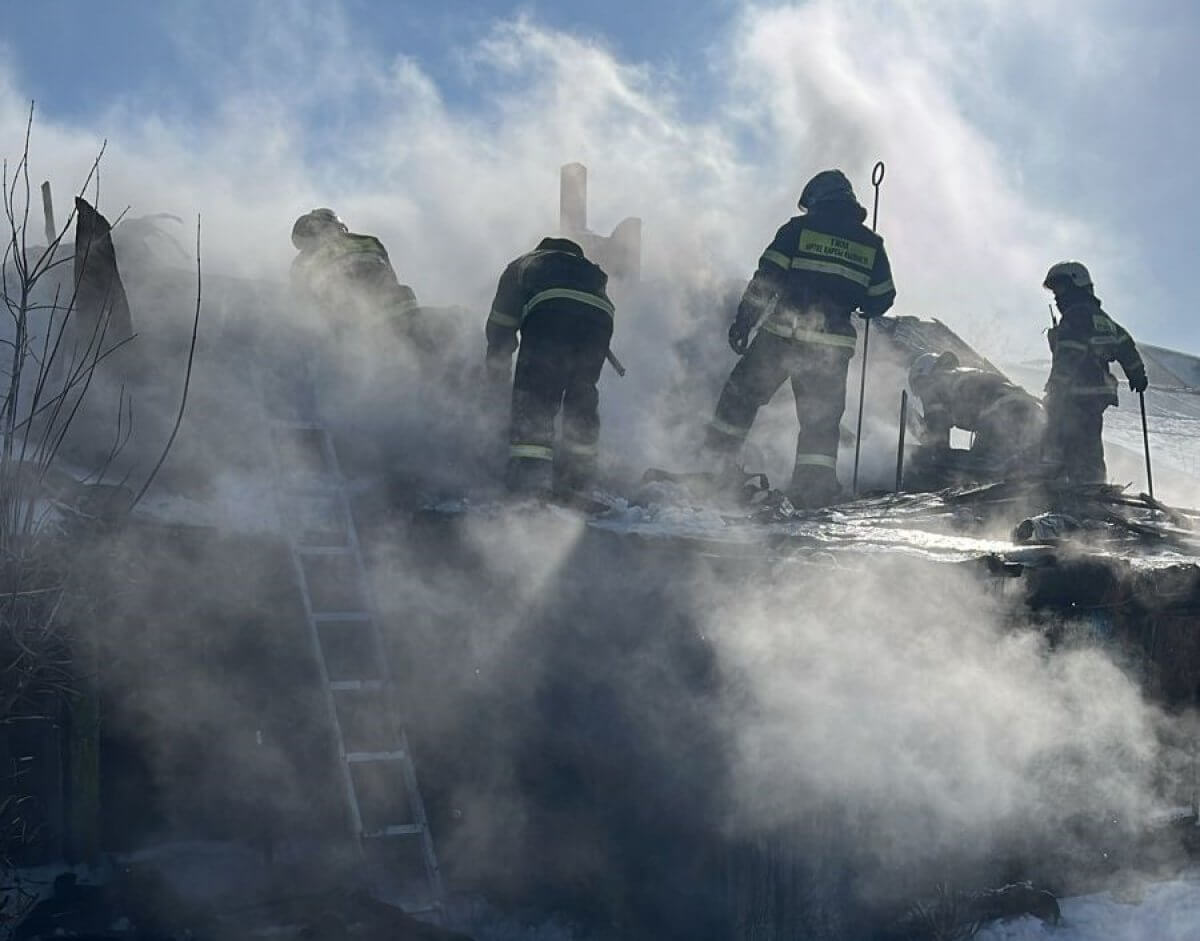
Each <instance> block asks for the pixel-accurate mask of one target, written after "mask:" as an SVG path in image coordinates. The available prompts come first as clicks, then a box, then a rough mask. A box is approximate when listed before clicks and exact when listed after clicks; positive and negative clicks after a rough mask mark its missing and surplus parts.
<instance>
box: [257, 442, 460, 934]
mask: <svg viewBox="0 0 1200 941" xmlns="http://www.w3.org/2000/svg"><path fill="white" fill-rule="evenodd" d="M288 431H290V432H304V433H308V434H310V435H315V436H316V438H317V442H318V443H319V450H320V456H321V463H322V466H323V468H324V471H323V472H322V473H321V474H320V475H319V478H320V483H319V484H314V482H313V480H312V479H311V478H312V475H309V479H308V480H305V481H304V482H303V483H298V482H296V481H294V480H293V481H292V483H290V484H289V483H288V477H287V475H286V473H285V471H284V468H283V467H282V466H281V465H282V463H283V462H282V456H281V454H280V450H281V449H280V441H279V439H278V436H279V434H280V433H282V432H288ZM270 437H271V459H272V465H273V468H274V476H275V481H276V486H275V488H274V489H275V498H276V501H275V502H276V507H277V511H278V513H279V519H280V522H281V526H282V527H283V528H284V530H285V532H286V535H287V542H288V547H289V555H290V558H291V562H292V568H293V572H294V575H295V578H296V584H297V586H298V588H299V590H300V596H301V600H302V603H303V607H304V615H305V623H306V626H307V632H308V637H309V641H310V644H311V646H312V649H313V653H314V659H315V660H316V661H317V666H318V671H319V673H320V680H321V688H322V696H323V699H324V701H325V706H326V710H327V712H328V714H329V716H330V719H331V725H332V727H333V734H334V744H335V748H336V752H337V754H336V760H337V763H338V766H339V769H340V777H341V780H342V785H343V789H344V791H345V799H346V804H347V810H348V815H349V818H350V823H351V827H352V829H353V833H354V835H355V843H356V846H357V849H358V851H359V853H360V855H365V852H366V848H365V842H366V841H368V840H372V841H373V840H378V839H386V838H398V837H413V836H416V837H418V838H419V840H420V850H421V859H422V864H423V868H424V871H425V879H426V884H427V889H428V894H429V902H430V906H429V907H428V908H422V909H419V911H432V912H435V913H437V914H438V915H439V916H442V917H444V913H443V905H444V899H445V894H444V886H443V883H442V877H441V869H440V866H439V864H438V860H437V854H436V851H435V849H434V845H433V836H432V833H431V830H430V827H429V820H428V816H427V814H426V810H425V802H424V800H423V799H422V796H421V791H420V787H419V784H418V781H417V774H416V768H415V766H414V764H413V761H412V752H411V750H410V748H409V744H408V735H407V732H406V730H405V729H404V726H403V724H402V723H401V722H400V721H399V720H398V717H397V716H396V710H395V709H394V708H393V707H394V705H395V700H394V695H393V693H394V690H395V686H394V682H393V677H392V671H391V667H390V663H389V659H388V657H387V649H386V645H385V643H384V640H383V634H382V631H381V630H380V626H379V620H378V617H377V612H378V606H377V604H376V602H375V598H374V592H373V591H372V586H371V584H370V580H369V578H368V574H367V567H366V565H365V564H364V561H363V555H362V547H361V543H360V541H359V535H358V527H357V525H356V523H355V519H354V513H353V509H352V506H351V501H350V497H349V493H348V488H347V481H346V479H345V477H344V476H343V474H342V470H341V464H340V462H339V460H338V456H337V451H336V449H335V447H334V443H333V437H332V435H331V434H330V432H329V430H328V428H327V427H326V426H325V425H324V424H322V423H321V422H316V421H270ZM305 499H307V500H310V501H312V500H317V499H322V500H326V501H330V500H331V502H332V505H333V509H334V513H335V514H336V515H337V517H338V518H339V520H340V524H341V526H340V532H339V535H341V534H344V545H338V546H322V545H308V544H305V543H304V542H302V541H301V540H302V537H303V529H302V527H289V526H288V524H287V522H286V520H287V519H288V516H287V514H286V511H285V507H284V505H283V504H284V502H285V501H286V500H291V501H292V502H293V505H295V503H296V502H298V501H302V500H305ZM336 557H341V558H344V559H346V560H347V561H348V562H349V571H350V576H349V578H351V579H353V580H354V581H356V582H357V585H356V586H355V587H356V592H355V594H356V596H357V597H358V598H360V599H361V602H362V606H361V610H345V611H324V610H317V608H316V606H315V605H314V602H313V591H312V586H311V585H310V582H309V573H308V571H307V570H306V568H305V565H304V562H305V559H306V558H307V559H313V558H336ZM339 623H340V624H359V625H363V626H365V629H366V635H367V642H368V645H369V647H370V649H371V655H372V659H373V661H374V664H375V666H376V670H377V675H378V679H350V680H347V679H338V680H334V679H332V678H331V675H330V671H329V665H328V660H327V657H326V653H325V642H324V640H323V639H322V636H321V630H320V628H321V625H325V624H339ZM344 692H371V693H378V694H379V697H380V707H381V709H382V710H383V715H384V718H385V719H386V724H387V730H388V733H389V735H390V737H392V738H393V739H394V740H395V742H396V743H397V744H398V746H399V747H398V748H396V749H392V750H388V751H370V752H368V751H353V752H352V751H348V749H347V744H346V733H345V730H344V729H343V725H342V719H341V715H340V713H339V709H338V699H337V694H338V693H344ZM377 762H395V763H397V764H399V766H400V777H401V780H402V782H403V787H404V792H405V804H406V807H407V810H408V813H409V815H411V817H412V822H411V823H388V824H384V825H383V826H381V827H378V828H374V829H372V830H370V831H368V830H367V828H366V825H365V822H364V817H363V809H362V804H361V801H360V799H359V794H358V786H357V784H356V782H355V778H354V772H353V768H354V767H355V766H361V765H364V764H372V763H377Z"/></svg>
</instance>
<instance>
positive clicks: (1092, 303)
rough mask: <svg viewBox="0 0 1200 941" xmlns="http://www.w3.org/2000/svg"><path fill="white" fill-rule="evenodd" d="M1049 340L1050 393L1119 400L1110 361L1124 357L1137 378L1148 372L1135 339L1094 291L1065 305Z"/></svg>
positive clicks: (1122, 360) (1131, 376) (1125, 366)
mask: <svg viewBox="0 0 1200 941" xmlns="http://www.w3.org/2000/svg"><path fill="white" fill-rule="evenodd" d="M1046 339H1047V341H1048V342H1049V344H1050V353H1051V356H1052V360H1051V364H1050V377H1049V378H1048V379H1047V380H1046V394H1047V395H1053V396H1071V397H1074V398H1093V397H1094V398H1097V399H1100V400H1102V401H1103V402H1105V403H1106V404H1109V405H1116V404H1117V379H1116V376H1114V375H1113V374H1112V372H1110V371H1109V368H1108V364H1109V363H1111V362H1113V361H1114V360H1116V361H1117V362H1119V363H1120V364H1121V368H1122V370H1124V372H1125V375H1126V377H1127V378H1129V379H1131V380H1132V379H1138V378H1141V377H1142V376H1145V374H1146V366H1145V364H1144V363H1143V362H1142V357H1141V355H1140V354H1139V353H1138V351H1137V346H1136V345H1135V344H1134V342H1133V338H1132V337H1131V336H1130V335H1129V333H1128V332H1127V331H1126V330H1125V328H1124V327H1122V326H1121V325H1120V324H1118V323H1117V322H1116V321H1115V320H1113V319H1112V318H1111V317H1109V316H1108V315H1107V314H1106V313H1105V312H1104V310H1103V309H1102V308H1101V306H1100V301H1099V300H1097V299H1096V298H1094V297H1091V296H1089V295H1083V296H1080V297H1078V298H1076V299H1074V300H1072V302H1071V303H1069V304H1068V305H1067V306H1066V307H1065V308H1064V309H1063V310H1062V319H1061V320H1060V321H1059V323H1058V325H1057V326H1054V327H1051V328H1050V330H1049V331H1048V332H1047V334H1046Z"/></svg>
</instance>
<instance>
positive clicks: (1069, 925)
mask: <svg viewBox="0 0 1200 941" xmlns="http://www.w3.org/2000/svg"><path fill="white" fill-rule="evenodd" d="M1123 896H1124V897H1122V898H1114V897H1113V896H1112V895H1111V894H1108V893H1104V894H1101V895H1084V896H1080V897H1079V898H1070V899H1060V900H1059V906H1060V908H1061V909H1062V922H1061V923H1060V924H1059V925H1048V924H1046V923H1044V922H1042V921H1039V920H1038V919H1037V918H1034V917H1033V916H1031V915H1027V916H1025V917H1024V918H1018V919H1013V920H1011V921H1007V922H1001V923H998V924H994V925H990V926H988V927H987V928H986V929H984V930H983V931H980V932H979V934H977V935H976V936H975V938H976V941H1035V939H1042V938H1053V939H1054V941H1197V939H1200V875H1198V876H1194V877H1192V878H1189V879H1183V880H1176V881H1172V882H1158V883H1149V884H1146V885H1144V886H1142V887H1141V888H1140V890H1139V891H1136V892H1127V893H1124V894H1123Z"/></svg>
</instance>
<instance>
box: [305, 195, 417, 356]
mask: <svg viewBox="0 0 1200 941" xmlns="http://www.w3.org/2000/svg"><path fill="white" fill-rule="evenodd" d="M292 244H293V245H295V246H296V248H298V249H299V250H300V254H299V255H297V256H296V257H295V259H293V261H292V283H293V284H294V285H295V287H296V288H297V289H298V290H299V291H300V292H301V293H303V294H305V295H307V296H308V297H309V298H310V299H311V300H312V301H314V302H315V303H316V304H317V306H318V307H320V308H321V309H322V310H323V311H324V312H325V313H326V315H327V316H329V317H330V318H331V319H332V322H333V327H334V330H335V332H337V333H338V334H345V333H347V332H350V331H356V330H363V329H365V330H367V331H371V330H373V329H374V328H375V327H376V326H379V325H382V326H383V327H384V328H385V329H387V330H388V331H390V332H391V333H393V334H395V335H396V336H398V337H403V338H406V339H408V340H412V341H414V342H416V343H418V345H422V341H421V331H420V330H419V329H418V324H417V311H418V307H419V305H418V304H417V298H416V295H415V294H414V293H413V290H412V288H410V287H409V286H408V285H407V284H401V283H400V281H399V279H398V278H397V277H396V272H395V271H394V270H393V269H392V263H391V260H390V259H389V258H388V253H387V249H385V248H384V247H383V243H382V242H380V241H379V239H377V238H375V236H373V235H359V234H357V233H355V232H351V231H349V230H348V229H347V227H346V225H345V223H344V222H342V220H341V219H339V218H338V217H337V215H336V214H335V213H334V212H333V210H332V209H314V210H313V211H312V212H309V213H306V214H305V215H303V216H301V217H300V218H299V219H297V220H296V224H295V225H294V226H293V227H292Z"/></svg>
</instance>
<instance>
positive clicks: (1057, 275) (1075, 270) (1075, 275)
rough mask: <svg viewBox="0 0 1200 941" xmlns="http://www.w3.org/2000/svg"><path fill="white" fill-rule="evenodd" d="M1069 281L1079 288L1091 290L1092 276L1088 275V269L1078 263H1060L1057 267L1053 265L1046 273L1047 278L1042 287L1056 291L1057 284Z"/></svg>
mask: <svg viewBox="0 0 1200 941" xmlns="http://www.w3.org/2000/svg"><path fill="white" fill-rule="evenodd" d="M1064 281H1067V282H1069V283H1071V284H1073V285H1075V287H1077V288H1084V289H1086V290H1091V288H1092V276H1091V275H1090V274H1089V273H1088V270H1087V268H1085V267H1084V266H1083V264H1081V263H1080V262H1078V261H1060V262H1059V263H1058V264H1056V265H1051V266H1050V270H1049V271H1047V272H1046V278H1045V280H1043V281H1042V287H1044V288H1049V289H1050V290H1054V285H1055V284H1060V283H1062V282H1064Z"/></svg>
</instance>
